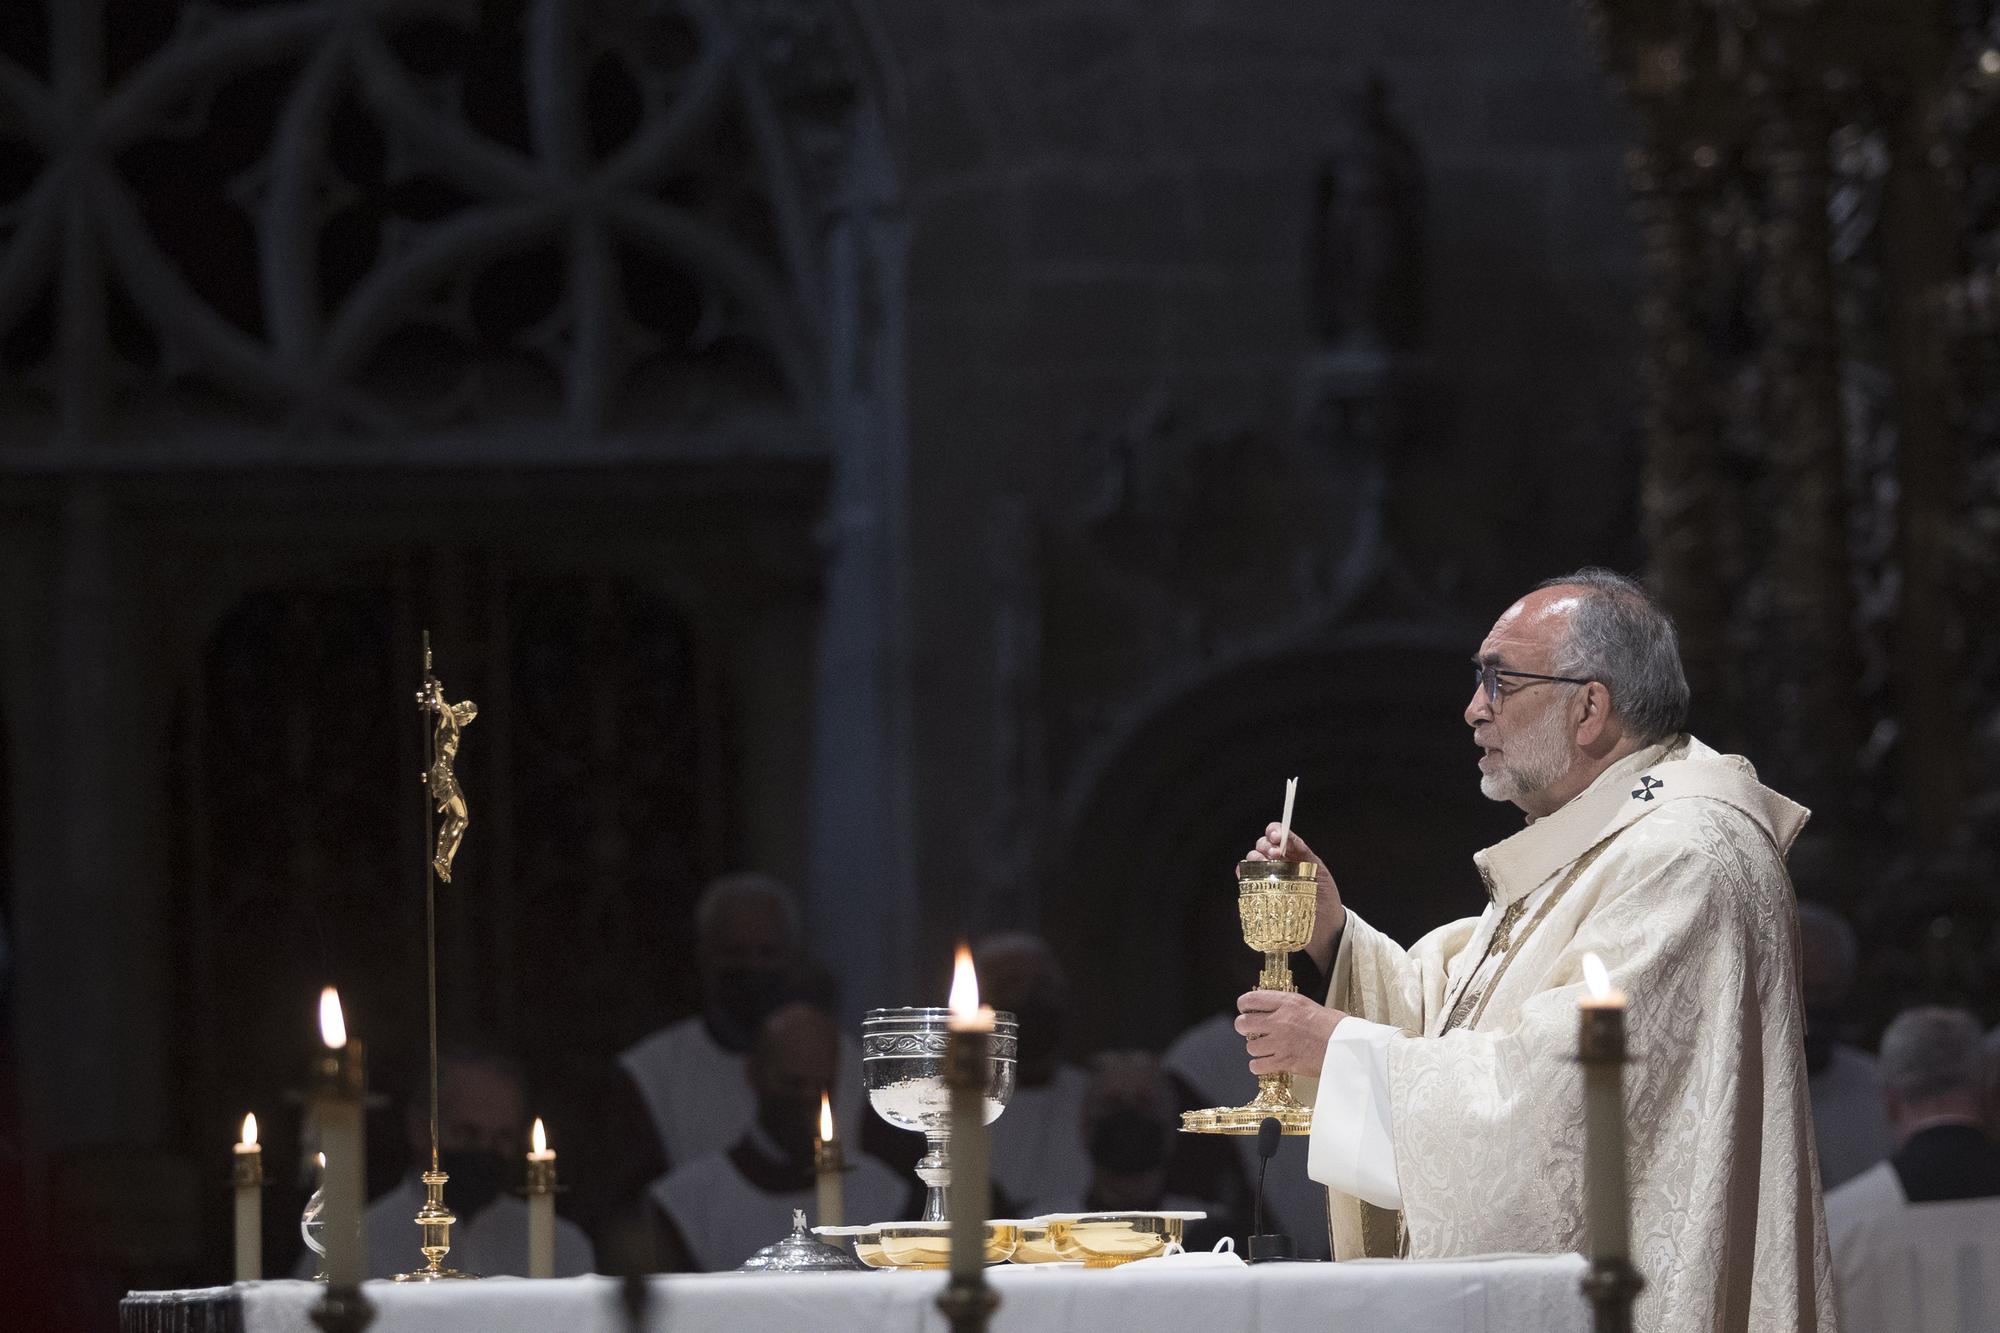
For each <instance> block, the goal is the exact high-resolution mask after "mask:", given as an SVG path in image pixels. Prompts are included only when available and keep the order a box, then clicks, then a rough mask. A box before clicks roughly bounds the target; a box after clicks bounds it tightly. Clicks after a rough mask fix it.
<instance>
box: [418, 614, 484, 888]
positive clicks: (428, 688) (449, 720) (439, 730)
mask: <svg viewBox="0 0 2000 1333" xmlns="http://www.w3.org/2000/svg"><path fill="white" fill-rule="evenodd" d="M424 642H425V644H426V645H428V644H429V643H430V634H429V632H428V631H426V632H425V634H424ZM430 659H431V654H430V648H429V647H428V646H427V647H425V649H424V687H423V688H422V689H420V690H418V691H417V707H419V708H421V709H423V710H424V711H425V712H427V713H435V714H437V726H436V728H435V729H434V730H433V731H432V732H431V766H430V771H429V772H427V773H425V774H424V785H425V786H426V787H428V788H429V790H430V794H431V799H432V800H433V801H436V802H437V812H438V813H439V814H441V815H443V816H444V827H443V828H441V829H439V830H438V831H437V850H436V851H434V852H433V853H432V854H431V869H433V870H435V871H437V877H438V878H439V879H441V880H443V881H444V882H445V883H446V884H449V883H451V863H452V858H454V857H456V856H457V855H458V843H459V839H461V838H463V837H464V836H465V826H466V824H468V823H469V822H471V816H470V815H468V814H467V813H466V809H465V793H464V792H463V791H461V790H460V789H459V785H458V775H457V774H455V773H453V772H452V770H451V766H452V763H453V762H454V761H455V760H456V759H457V758H458V743H459V739H460V733H462V732H463V731H464V730H465V728H466V727H468V726H470V725H472V719H473V718H475V717H478V716H479V705H477V704H475V703H473V702H472V700H470V699H467V700H465V702H463V703H456V704H454V703H447V702H445V697H444V686H443V685H441V684H439V683H438V679H437V677H436V676H433V675H432V674H431V660H430Z"/></svg>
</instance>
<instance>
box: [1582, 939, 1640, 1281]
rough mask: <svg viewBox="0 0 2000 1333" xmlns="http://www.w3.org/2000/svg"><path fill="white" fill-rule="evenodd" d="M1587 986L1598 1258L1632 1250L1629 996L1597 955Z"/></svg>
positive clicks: (1589, 1145)
mask: <svg viewBox="0 0 2000 1333" xmlns="http://www.w3.org/2000/svg"><path fill="white" fill-rule="evenodd" d="M1583 972H1584V981H1585V985H1586V986H1587V988H1588V989H1587V990H1586V992H1585V994H1584V995H1583V996H1581V997H1580V998H1579V999H1578V1001H1577V1011H1578V1014H1577V1017H1578V1034H1577V1048H1578V1054H1579V1057H1580V1059H1581V1062H1582V1064H1583V1101H1584V1127H1583V1128H1584V1196H1585V1211H1584V1219H1585V1222H1586V1223H1587V1224H1588V1227H1589V1237H1590V1241H1589V1243H1590V1256H1591V1258H1593V1259H1619V1260H1622V1259H1625V1258H1626V1257H1627V1256H1628V1255H1629V1253H1630V1250H1631V1238H1630V1230H1629V1221H1628V1218H1627V1204H1626V1197H1625V1088H1624V1082H1625V996H1624V994H1623V993H1622V992H1620V991H1618V990H1615V989H1614V988H1613V987H1612V985H1611V975H1610V973H1609V972H1607V971H1606V970H1605V967H1604V962H1603V960H1602V959H1600V958H1599V957H1598V956H1597V955H1596V954H1594V953H1593V954H1585V955H1584V958H1583Z"/></svg>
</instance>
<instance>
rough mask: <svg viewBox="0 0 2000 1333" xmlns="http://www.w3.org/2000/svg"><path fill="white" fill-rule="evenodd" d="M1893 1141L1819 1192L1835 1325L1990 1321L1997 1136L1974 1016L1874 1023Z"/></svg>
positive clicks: (1999, 1205) (1921, 1015)
mask: <svg viewBox="0 0 2000 1333" xmlns="http://www.w3.org/2000/svg"><path fill="white" fill-rule="evenodd" d="M1881 1074H1882V1087H1883V1093H1882V1097H1883V1104H1884V1109H1885V1111H1886V1112H1887V1116H1888V1120H1889V1125H1890V1129H1891V1132H1892V1133H1893V1134H1894V1135H1895V1140H1896V1150H1895V1152H1894V1154H1893V1155H1891V1156H1890V1158H1889V1159H1888V1160H1887V1161H1885V1162H1882V1163H1880V1164H1879V1165H1877V1166H1875V1167H1873V1168H1871V1169H1869V1170H1867V1171H1864V1172H1863V1173H1862V1174H1861V1175H1859V1176H1856V1177H1855V1178H1854V1179H1853V1180H1850V1181H1849V1182H1847V1183H1846V1184H1845V1185H1842V1186H1841V1187H1839V1188H1838V1189H1835V1190H1833V1191H1832V1192H1830V1193H1829V1194H1828V1195H1827V1196H1826V1221H1827V1232H1828V1237H1829V1239H1830V1241H1831V1243H1832V1248H1833V1265H1834V1289H1835V1291H1836V1293H1837V1299H1838V1301H1839V1304H1840V1327H1841V1329H1842V1330H1843V1333H1878V1331H1880V1333H1890V1330H1894V1333H1926V1331H1927V1330H1931V1329H1937V1330H1952V1333H1957V1330H1961V1329H1973V1328H1979V1329H1991V1328H2000V1145H1996V1144H1995V1143H1994V1141H1993V1140H1992V1139H1991V1138H1990V1137H1989V1136H1988V1132H1987V1131H1988V1125H1989V1124H1990V1116H1991V1113H1992V1091H1993V1089H1992V1082H1991V1076H1990V1074H1989V1073H1988V1070H1987V1067H1986V1052H1985V1049H1984V1042H1983V1040H1982V1038H1981V1035H1980V1030H1979V1024H1978V1022H1977V1021H1976V1020H1975V1019H1974V1018H1973V1017H1972V1015H1971V1014H1969V1013H1966V1012H1965V1011H1964V1010H1962V1009H1942V1008H1934V1007H1925V1008H1918V1009H1906V1010H1904V1011H1903V1012H1902V1013H1900V1014H1898V1015H1897V1016H1896V1018H1895V1020H1894V1021H1893V1022H1891V1023H1890V1024H1889V1027H1888V1030H1887V1031H1885V1032H1884V1033H1883V1034H1882V1054H1881Z"/></svg>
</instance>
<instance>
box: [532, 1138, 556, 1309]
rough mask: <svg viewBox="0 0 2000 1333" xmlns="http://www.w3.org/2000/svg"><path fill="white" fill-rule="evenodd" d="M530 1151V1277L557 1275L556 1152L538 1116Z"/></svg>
mask: <svg viewBox="0 0 2000 1333" xmlns="http://www.w3.org/2000/svg"><path fill="white" fill-rule="evenodd" d="M529 1141H530V1143H532V1144H533V1147H532V1148H530V1149H529V1152H528V1276H529V1277H554V1276H555V1275H556V1155H555V1152H554V1150H553V1149H551V1148H550V1147H549V1137H548V1131H547V1130H545V1129H543V1128H542V1118H541V1117H540V1116H536V1117H535V1129H534V1133H533V1134H532V1135H531V1136H530V1138H529Z"/></svg>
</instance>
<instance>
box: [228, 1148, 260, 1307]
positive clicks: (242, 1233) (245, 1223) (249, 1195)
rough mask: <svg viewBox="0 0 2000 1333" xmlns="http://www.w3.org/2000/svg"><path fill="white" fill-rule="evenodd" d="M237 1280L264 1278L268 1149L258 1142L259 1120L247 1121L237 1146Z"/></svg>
mask: <svg viewBox="0 0 2000 1333" xmlns="http://www.w3.org/2000/svg"><path fill="white" fill-rule="evenodd" d="M235 1184H236V1280H237V1281H238V1282H255V1281H257V1280H258V1279H259V1278H261V1277H263V1276H264V1149H263V1146H262V1145H261V1144H259V1143H258V1142H257V1117H256V1115H255V1114H250V1115H246V1116H244V1117H243V1140H242V1142H240V1143H238V1144H237V1145H236V1173H235Z"/></svg>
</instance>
